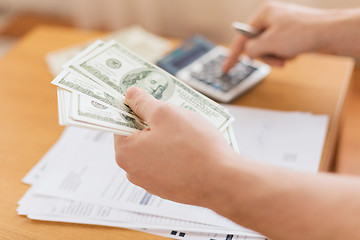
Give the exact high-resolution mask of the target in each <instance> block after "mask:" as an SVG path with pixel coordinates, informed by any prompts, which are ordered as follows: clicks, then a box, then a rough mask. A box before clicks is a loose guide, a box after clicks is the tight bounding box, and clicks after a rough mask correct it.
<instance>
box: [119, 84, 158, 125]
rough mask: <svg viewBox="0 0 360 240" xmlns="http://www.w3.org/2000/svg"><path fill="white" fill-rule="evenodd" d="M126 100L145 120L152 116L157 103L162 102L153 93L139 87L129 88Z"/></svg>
mask: <svg viewBox="0 0 360 240" xmlns="http://www.w3.org/2000/svg"><path fill="white" fill-rule="evenodd" d="M125 102H126V104H127V105H128V106H129V107H130V108H131V110H133V111H134V113H135V114H136V115H138V116H139V117H140V118H141V119H142V120H144V121H145V122H148V120H149V119H150V118H151V116H152V113H153V111H154V109H155V108H156V105H158V104H160V101H158V100H156V99H155V98H154V97H153V96H152V95H150V94H149V93H147V92H146V91H144V90H142V89H140V88H137V87H131V88H129V89H128V90H127V92H126V95H125Z"/></svg>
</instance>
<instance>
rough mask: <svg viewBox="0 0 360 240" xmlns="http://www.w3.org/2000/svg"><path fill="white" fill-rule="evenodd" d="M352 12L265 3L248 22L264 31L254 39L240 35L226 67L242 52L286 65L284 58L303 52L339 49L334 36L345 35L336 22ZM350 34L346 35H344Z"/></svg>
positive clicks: (278, 64) (290, 57)
mask: <svg viewBox="0 0 360 240" xmlns="http://www.w3.org/2000/svg"><path fill="white" fill-rule="evenodd" d="M352 14H353V13H351V12H349V11H346V10H343V11H342V10H322V9H316V8H309V7H304V6H300V5H295V4H289V3H283V2H266V3H265V4H264V5H262V6H261V7H260V8H259V10H258V11H257V12H256V13H255V14H254V15H253V16H252V17H251V18H250V20H249V21H248V23H249V24H250V25H251V26H253V27H254V28H256V29H258V30H260V31H261V32H262V33H261V34H260V35H259V36H258V37H256V38H252V39H248V38H247V37H245V36H243V35H239V36H238V37H237V39H236V41H235V42H234V44H233V47H232V51H231V53H230V56H229V58H228V60H227V61H226V62H225V64H224V66H223V70H224V72H227V71H228V70H230V69H231V68H232V67H233V66H234V65H235V64H236V62H237V59H238V57H239V55H240V54H241V53H242V52H246V54H248V55H249V56H250V57H251V58H262V60H263V61H265V62H267V63H268V64H270V65H273V66H283V65H284V62H285V60H287V59H292V58H294V57H295V56H297V55H298V54H300V53H303V52H311V51H322V52H337V51H336V48H337V46H334V45H336V44H338V45H339V44H341V42H335V39H334V38H338V35H340V34H342V31H341V28H340V27H338V26H337V23H339V22H342V21H345V20H346V19H347V18H348V17H351V15H352ZM348 25H354V30H356V29H357V28H356V27H355V24H352V23H349V24H348ZM335 29H338V30H335ZM347 35H348V34H346V35H343V36H344V38H345V36H347ZM342 40H343V41H344V39H342ZM334 42H335V43H334ZM340 47H341V46H340ZM345 54H346V53H345Z"/></svg>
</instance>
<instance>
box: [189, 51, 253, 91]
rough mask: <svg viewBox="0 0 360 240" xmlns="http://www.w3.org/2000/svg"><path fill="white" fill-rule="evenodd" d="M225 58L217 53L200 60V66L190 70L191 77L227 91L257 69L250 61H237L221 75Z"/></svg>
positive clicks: (216, 88) (219, 89)
mask: <svg viewBox="0 0 360 240" xmlns="http://www.w3.org/2000/svg"><path fill="white" fill-rule="evenodd" d="M225 58H226V56H225V55H223V54H219V55H217V56H213V57H212V58H210V59H208V61H206V62H202V63H201V65H202V67H196V68H192V69H191V70H190V75H191V77H192V78H193V79H196V80H198V81H200V82H202V83H204V84H207V85H209V86H211V87H212V88H214V89H215V90H218V91H222V92H228V91H230V90H231V89H232V88H233V87H235V86H236V85H238V84H239V83H240V82H241V81H243V80H244V79H246V78H247V77H249V76H250V75H251V74H252V73H253V72H254V71H256V70H257V68H255V67H254V66H251V62H249V63H247V62H246V61H239V62H238V63H237V64H236V65H235V66H234V68H232V69H231V70H230V71H229V72H228V73H227V74H226V75H223V73H222V65H223V62H224V60H225Z"/></svg>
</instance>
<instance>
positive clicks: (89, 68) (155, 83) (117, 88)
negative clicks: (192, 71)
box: [68, 41, 233, 131]
mask: <svg viewBox="0 0 360 240" xmlns="http://www.w3.org/2000/svg"><path fill="white" fill-rule="evenodd" d="M68 69H69V71H75V72H76V73H78V74H80V75H81V76H82V78H83V79H88V81H94V82H96V83H97V84H99V85H101V86H102V87H104V88H105V89H106V91H107V92H109V93H111V94H113V95H114V96H115V97H117V98H118V99H122V100H123V99H124V95H125V93H126V91H127V90H128V89H129V88H130V87H131V86H136V87H139V88H142V89H144V90H145V91H147V92H149V93H150V94H152V95H153V96H154V97H155V98H156V99H159V100H162V101H166V102H169V103H172V104H175V105H178V106H181V107H183V108H186V109H189V110H191V111H194V112H197V113H199V114H200V115H202V116H203V117H205V118H206V119H207V120H209V121H210V122H211V123H213V124H214V125H215V126H216V127H217V128H218V129H219V130H220V131H223V130H225V129H226V128H227V127H228V126H229V125H230V123H231V122H232V121H233V117H232V116H231V115H230V114H229V113H228V112H227V111H226V110H225V109H224V108H223V107H222V106H220V105H219V104H217V103H216V102H214V101H212V100H210V99H209V98H207V97H205V96H204V95H202V94H200V93H199V92H197V91H195V90H194V89H192V88H191V87H189V86H188V85H186V84H185V83H183V82H182V81H180V80H178V79H176V78H175V77H174V76H172V75H170V74H169V73H167V72H165V71H164V70H162V69H160V68H158V67H157V66H155V65H153V64H151V63H149V62H147V61H146V60H144V59H142V58H141V57H139V56H137V55H136V54H134V53H133V52H131V51H130V50H128V49H127V48H125V47H123V46H122V45H120V44H119V43H117V42H115V41H110V42H108V43H106V44H104V45H102V46H100V47H98V48H97V49H96V50H94V51H93V52H92V53H90V54H88V55H87V56H86V57H84V58H82V59H80V60H77V61H73V62H72V63H71V65H70V66H68Z"/></svg>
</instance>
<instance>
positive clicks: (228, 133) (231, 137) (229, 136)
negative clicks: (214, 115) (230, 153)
mask: <svg viewBox="0 0 360 240" xmlns="http://www.w3.org/2000/svg"><path fill="white" fill-rule="evenodd" d="M222 134H223V136H224V138H225V140H226V142H227V143H228V144H229V145H230V146H231V147H232V148H233V149H234V150H235V152H239V147H238V144H237V141H236V138H235V133H234V129H233V128H232V126H231V125H230V126H228V127H227V128H226V129H225V131H224V132H223V133H222Z"/></svg>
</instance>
